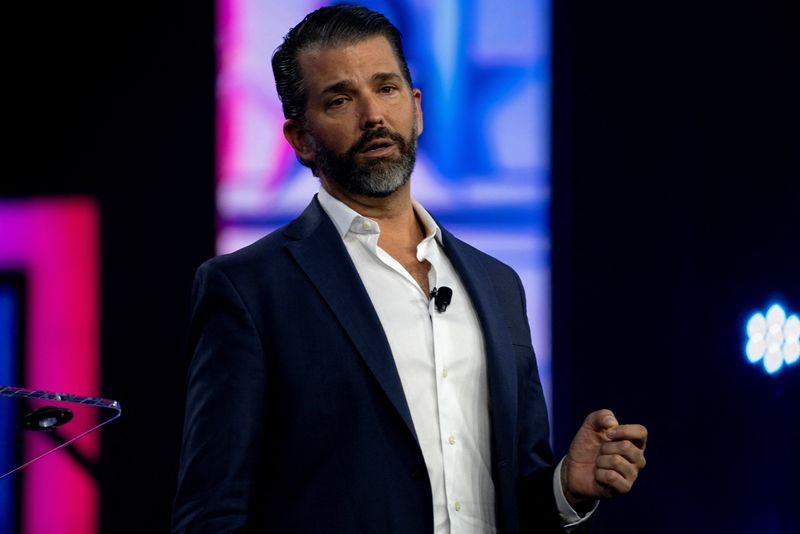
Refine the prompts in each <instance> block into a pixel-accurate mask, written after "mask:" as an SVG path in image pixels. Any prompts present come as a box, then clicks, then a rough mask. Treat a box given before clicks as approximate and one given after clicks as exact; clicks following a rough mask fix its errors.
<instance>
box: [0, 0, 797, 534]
mask: <svg viewBox="0 0 800 534" xmlns="http://www.w3.org/2000/svg"><path fill="white" fill-rule="evenodd" d="M18 4H24V5H11V6H6V7H5V8H4V26H5V32H3V43H4V46H3V48H2V50H3V67H4V69H3V70H4V76H3V78H4V84H3V87H4V89H3V91H4V99H3V100H4V103H5V109H4V120H3V123H2V124H3V129H4V133H5V135H4V138H5V139H6V141H5V142H4V143H3V145H4V152H5V156H4V158H3V159H4V170H3V171H2V178H1V179H0V194H2V196H4V197H27V196H34V195H55V194H88V195H93V196H95V197H96V198H98V199H99V202H100V205H101V210H102V221H103V223H102V224H103V226H102V247H103V249H102V250H103V266H102V272H103V282H102V284H103V286H102V287H103V302H102V309H103V358H104V359H103V394H104V396H106V397H110V398H114V399H118V400H120V402H121V403H122V405H123V407H124V409H125V413H124V415H123V418H122V419H121V420H120V421H119V422H118V423H114V424H113V425H111V426H109V427H108V428H107V429H105V430H104V431H103V445H104V458H103V464H102V466H101V470H100V477H101V484H102V488H103V503H102V509H103V530H104V532H115V533H116V532H163V531H166V529H167V525H168V522H169V510H170V505H171V498H172V494H173V491H174V485H175V476H176V461H177V454H178V449H179V439H180V425H181V417H182V410H183V393H184V384H183V383H184V376H185V369H186V365H187V363H188V357H187V355H186V354H185V353H184V351H183V343H184V337H185V332H186V326H187V325H186V322H187V318H188V297H189V290H190V285H191V279H192V275H193V271H194V269H195V268H196V266H197V265H198V264H199V263H201V262H202V261H203V260H204V259H206V258H208V257H210V256H211V255H212V254H213V253H214V231H215V228H214V198H213V195H214V83H215V80H214V76H215V65H214V18H213V17H214V13H213V3H212V2H211V1H209V0H205V1H202V2H169V3H168V2H154V1H144V2H119V3H117V2H108V3H99V2H98V3H93V4H84V3H80V4H79V5H66V4H63V3H53V4H52V5H47V6H44V5H41V4H30V3H18ZM553 4H554V5H553V9H554V58H553V59H554V61H553V63H554V85H553V210H552V221H553V225H552V235H553V273H554V274H553V281H554V287H553V313H554V321H553V324H554V327H555V331H554V366H555V367H554V395H555V399H554V413H555V421H554V425H555V448H556V453H557V454H562V453H563V452H564V451H565V449H566V447H567V445H568V442H569V439H570V437H571V436H572V434H573V433H574V431H575V429H576V428H577V426H578V425H579V424H580V422H581V421H582V420H583V418H584V417H585V415H586V414H587V413H588V412H590V411H592V410H594V409H597V408H600V407H609V408H612V409H613V410H615V411H616V413H617V414H618V416H619V417H620V419H622V420H624V421H637V422H642V423H644V424H646V425H647V426H648V428H649V429H650V432H651V442H650V444H649V447H648V460H649V465H648V468H647V469H646V471H645V472H644V473H643V475H642V477H641V478H640V480H639V482H638V483H637V487H636V488H635V491H634V492H633V493H632V494H631V495H628V496H625V497H623V498H620V499H617V500H614V501H612V502H609V503H605V504H603V506H602V507H601V509H600V510H599V511H598V514H597V518H596V529H595V531H596V532H609V533H618V532H632V533H634V532H635V533H640V532H664V533H672V532H676V533H683V532H754V533H756V532H757V533H770V532H776V533H778V532H781V533H782V532H796V531H798V530H800V517H799V516H798V511H797V503H798V502H800V490H798V485H797V483H796V479H797V477H798V474H800V459H798V453H796V452H793V451H796V450H797V443H798V442H799V441H800V440H798V438H800V432H799V431H798V423H800V417H798V415H797V414H796V412H795V410H796V409H797V407H798V406H800V367H797V366H795V367H793V368H790V369H787V370H784V371H783V372H782V373H780V374H779V375H776V376H767V375H766V374H765V373H764V372H763V371H762V370H761V368H760V367H756V366H751V365H749V364H748V363H747V362H746V361H745V359H744V356H743V354H742V349H743V346H744V342H745V338H744V324H745V321H746V320H747V317H748V315H749V313H751V312H753V311H756V310H759V309H760V310H762V311H763V310H764V309H765V308H766V306H767V305H768V304H769V303H771V302H772V300H773V299H778V300H780V301H781V302H783V303H784V304H785V305H786V306H787V308H789V310H790V311H793V312H795V313H797V312H800V283H798V280H799V279H800V268H799V265H800V264H799V263H798V252H797V249H798V248H800V247H798V236H800V223H799V222H798V220H799V219H800V218H799V217H798V215H797V207H796V206H797V204H798V199H800V184H798V180H800V128H798V124H800V106H798V97H797V95H798V94H800V81H799V78H798V74H797V72H798V71H800V64H798V57H799V56H798V51H800V43H798V38H797V35H798V32H797V30H796V25H795V21H796V20H797V19H796V18H795V17H793V13H791V12H790V9H789V8H788V7H786V6H788V5H789V3H788V2H783V3H777V2H772V3H771V2H759V3H758V4H753V5H750V6H749V7H748V8H747V9H746V10H745V9H740V8H736V7H734V6H733V5H727V4H726V5H724V6H720V7H719V8H717V7H712V6H708V5H706V6H705V7H703V8H702V9H699V8H698V7H697V5H696V4H699V3H695V4H689V5H685V6H684V5H680V4H677V3H674V2H669V3H666V2H664V3H661V2H633V1H627V2H612V3H599V2H582V3H578V2H577V1H575V0H554V2H553ZM267 60H268V58H265V68H266V65H267V63H266V62H267Z"/></svg>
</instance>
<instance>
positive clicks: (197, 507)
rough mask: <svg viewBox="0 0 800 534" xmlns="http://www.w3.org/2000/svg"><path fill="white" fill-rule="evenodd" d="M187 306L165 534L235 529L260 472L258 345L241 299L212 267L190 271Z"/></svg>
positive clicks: (243, 523)
mask: <svg viewBox="0 0 800 534" xmlns="http://www.w3.org/2000/svg"><path fill="white" fill-rule="evenodd" d="M192 301H193V304H192V319H191V327H190V335H189V350H190V351H191V352H193V357H192V361H191V364H190V367H189V373H188V383H187V400H186V416H185V420H184V429H183V442H182V449H181V458H180V463H179V470H178V487H177V493H176V497H175V503H174V509H173V517H172V532H173V533H184V532H187V533H188V532H192V533H205V532H208V533H212V532H213V533H220V532H237V531H242V530H244V529H245V528H246V527H247V524H248V518H249V516H250V506H251V501H252V496H253V494H254V490H255V488H256V486H257V485H258V483H259V481H258V480H257V479H256V476H257V475H256V474H257V473H261V472H263V470H262V469H259V464H260V462H261V461H262V451H263V441H264V424H263V422H264V406H265V395H266V392H265V384H266V381H265V358H264V353H263V344H262V342H261V339H260V336H259V333H258V331H257V329H256V327H255V324H254V321H253V318H252V316H251V313H250V312H249V310H248V309H247V307H246V306H245V303H244V301H243V299H242V297H241V295H240V294H239V293H238V291H237V289H236V287H235V286H234V284H233V283H232V282H231V280H230V278H229V277H228V276H227V275H226V274H225V273H224V272H223V271H222V270H221V269H220V268H219V267H218V266H217V265H216V264H215V263H213V261H212V262H211V263H206V264H204V265H203V266H201V267H200V269H198V272H197V275H196V277H195V282H194V288H193V296H192Z"/></svg>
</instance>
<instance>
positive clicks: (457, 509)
mask: <svg viewBox="0 0 800 534" xmlns="http://www.w3.org/2000/svg"><path fill="white" fill-rule="evenodd" d="M455 508H456V512H460V511H461V503H460V502H458V501H456V506H455Z"/></svg>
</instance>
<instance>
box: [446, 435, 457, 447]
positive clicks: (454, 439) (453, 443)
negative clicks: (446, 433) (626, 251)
mask: <svg viewBox="0 0 800 534" xmlns="http://www.w3.org/2000/svg"><path fill="white" fill-rule="evenodd" d="M447 443H449V444H450V445H455V444H456V437H455V436H450V437H449V438H447Z"/></svg>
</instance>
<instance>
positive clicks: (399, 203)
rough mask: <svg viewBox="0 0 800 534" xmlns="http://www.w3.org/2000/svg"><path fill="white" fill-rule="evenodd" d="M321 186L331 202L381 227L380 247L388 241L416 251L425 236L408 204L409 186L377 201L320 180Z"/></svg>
mask: <svg viewBox="0 0 800 534" xmlns="http://www.w3.org/2000/svg"><path fill="white" fill-rule="evenodd" d="M322 186H323V187H324V188H325V190H326V191H327V192H328V193H330V195H331V196H332V197H333V198H335V199H337V200H339V201H341V202H343V203H344V204H345V205H347V206H348V207H349V208H350V209H352V210H353V211H355V212H356V213H358V214H359V215H361V216H363V217H367V218H370V219H372V220H374V221H376V222H377V223H378V224H379V225H380V227H381V237H380V239H379V241H378V244H379V245H380V244H381V242H387V241H391V242H394V243H398V242H399V243H404V244H406V245H408V246H411V245H413V246H414V247H416V245H417V244H419V242H420V241H422V239H424V237H425V234H424V232H423V230H422V228H421V224H420V223H419V221H418V220H417V217H416V215H415V213H414V206H413V204H412V203H411V184H410V182H406V183H405V184H404V185H403V186H402V187H401V188H400V189H398V190H397V191H395V192H394V193H392V194H391V195H389V196H387V197H380V198H377V197H369V196H365V195H354V194H352V193H349V192H347V191H344V190H343V189H342V188H341V187H339V186H338V185H337V184H335V183H332V182H331V181H330V180H326V179H325V178H323V179H322Z"/></svg>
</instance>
